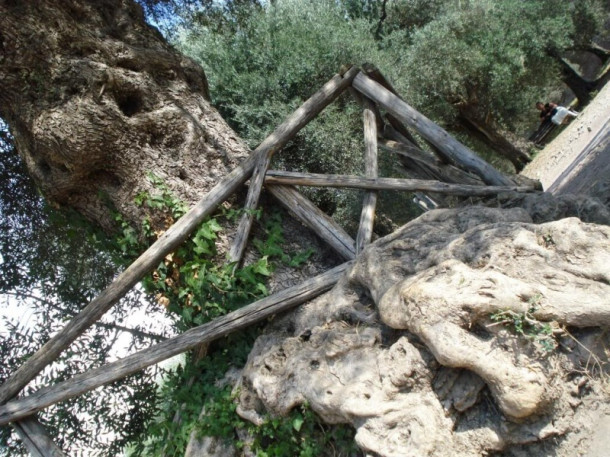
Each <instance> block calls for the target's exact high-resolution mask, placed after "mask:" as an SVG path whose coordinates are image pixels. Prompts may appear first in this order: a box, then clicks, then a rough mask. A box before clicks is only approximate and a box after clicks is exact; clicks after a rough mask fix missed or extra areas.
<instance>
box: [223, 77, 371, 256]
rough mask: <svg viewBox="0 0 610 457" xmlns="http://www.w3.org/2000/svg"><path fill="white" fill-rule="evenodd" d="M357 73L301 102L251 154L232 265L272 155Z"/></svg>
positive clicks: (243, 242) (245, 239) (336, 80)
mask: <svg viewBox="0 0 610 457" xmlns="http://www.w3.org/2000/svg"><path fill="white" fill-rule="evenodd" d="M358 72H359V70H358V68H356V67H352V68H350V69H349V70H347V71H346V72H345V73H344V74H343V75H340V74H339V75H335V76H334V77H333V78H332V79H331V80H330V81H328V82H327V83H326V84H325V85H324V86H322V88H321V89H320V90H319V91H318V92H316V93H315V94H314V95H312V96H311V97H310V98H309V99H308V100H307V101H306V102H305V103H303V104H302V105H301V107H300V108H299V109H298V110H296V111H295V112H294V113H293V114H292V115H291V116H290V117H289V118H288V119H287V120H286V121H284V123H282V124H281V125H280V126H279V127H277V128H276V129H275V131H274V132H273V133H272V134H271V136H270V137H269V138H268V139H267V140H265V141H264V142H262V143H261V145H260V146H259V147H258V148H256V150H255V151H254V153H255V154H257V155H258V156H259V159H258V160H257V162H256V166H255V169H254V172H253V174H252V178H251V179H250V188H249V189H248V197H247V199H246V204H245V209H246V211H245V212H244V214H243V215H242V217H241V219H240V221H239V226H238V228H237V232H236V236H235V240H233V245H232V246H231V250H230V253H229V259H230V261H231V262H238V263H239V262H240V261H241V258H242V256H243V253H244V251H245V249H246V244H247V242H248V236H249V235H250V230H251V228H252V221H253V219H254V211H255V210H256V207H257V206H258V200H259V197H260V193H261V190H262V187H263V181H264V179H265V173H266V171H267V169H268V168H269V164H270V163H271V158H272V156H273V154H275V152H276V151H277V150H279V149H281V148H282V147H283V146H284V145H285V144H286V143H288V141H290V140H291V139H292V138H293V137H294V136H295V135H296V134H297V132H298V131H299V130H301V129H302V128H303V127H304V126H305V125H307V123H308V122H309V121H311V120H312V119H313V118H314V117H315V116H317V115H318V114H319V113H320V111H322V110H323V109H324V108H325V107H326V106H328V105H329V104H330V103H331V102H332V101H333V100H335V99H336V98H337V97H338V96H339V95H340V94H341V93H342V92H343V91H344V90H345V89H347V88H348V87H349V86H350V85H351V82H352V80H353V79H354V77H355V76H356V74H357V73H358Z"/></svg>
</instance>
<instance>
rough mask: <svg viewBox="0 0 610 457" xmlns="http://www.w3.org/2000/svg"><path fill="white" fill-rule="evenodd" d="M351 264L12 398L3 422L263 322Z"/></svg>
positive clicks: (1, 409) (0, 414)
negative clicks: (29, 393) (104, 363)
mask: <svg viewBox="0 0 610 457" xmlns="http://www.w3.org/2000/svg"><path fill="white" fill-rule="evenodd" d="M350 266H351V263H350V262H348V263H344V264H341V265H339V266H337V267H335V268H333V269H332V270H329V271H327V272H326V273H323V274H321V275H318V276H315V277H313V278H311V279H309V280H307V281H305V282H303V283H301V284H299V285H297V286H293V287H290V288H288V289H285V290H283V291H281V292H278V293H276V294H273V295H271V296H269V297H266V298H263V299H262V300H258V301H256V302H254V303H252V304H250V305H247V306H244V307H243V308H241V309H239V310H237V311H233V312H232V313H229V314H227V315H226V316H223V317H219V318H217V319H214V320H213V321H211V322H208V323H207V324H204V325H201V326H199V327H196V328H193V329H191V330H188V331H186V332H184V333H183V334H181V335H179V336H176V337H174V338H171V339H168V340H165V341H163V342H161V343H159V344H157V345H155V346H152V347H150V348H148V349H144V350H142V351H139V352H136V353H135V354H132V355H130V356H128V357H125V358H123V359H121V360H117V361H116V362H113V363H109V364H107V365H104V366H102V367H99V368H96V369H93V370H90V371H87V372H85V373H81V374H79V375H76V376H74V377H73V378H71V379H69V380H67V381H64V382H60V383H58V384H54V385H52V386H48V387H43V388H42V389H40V390H38V391H36V392H34V393H33V394H31V395H28V396H27V397H23V398H20V399H17V400H12V401H10V402H8V403H6V404H5V405H2V406H0V425H1V424H6V423H8V422H13V421H17V420H22V419H23V418H25V417H28V416H31V415H32V414H34V413H36V412H37V411H40V410H41V409H44V408H46V407H48V406H50V405H52V404H55V403H57V402H60V401H63V400H67V399H68V398H72V397H75V396H78V395H82V394H84V393H85V392H89V391H90V390H93V389H95V388H96V387H100V386H103V385H105V384H108V383H110V382H114V381H116V380H118V379H122V378H124V377H126V376H129V375H131V374H134V373H136V372H138V371H140V370H143V369H144V368H146V367H149V366H151V365H154V364H156V363H159V362H161V361H163V360H166V359H168V358H170V357H173V356H175V355H177V354H180V353H182V352H185V351H188V350H189V349H192V348H194V347H196V346H197V345H199V344H201V343H206V342H209V341H213V340H215V339H217V338H220V337H222V336H224V335H228V334H229V333H232V332H235V331H237V330H240V329H242V328H244V327H247V326H248V325H251V324H254V323H256V322H260V321H261V320H263V319H265V318H267V317H270V316H272V315H274V314H277V313H281V312H283V311H287V310H288V309H290V308H293V307H295V306H297V305H299V304H301V303H304V302H306V301H308V300H311V299H312V298H315V297H316V296H318V295H320V294H321V293H323V292H325V291H327V290H328V289H330V288H331V287H332V286H333V285H334V284H335V283H336V282H337V281H338V280H339V278H340V277H341V276H342V275H343V273H344V272H345V271H346V270H347V269H348V268H349V267H350Z"/></svg>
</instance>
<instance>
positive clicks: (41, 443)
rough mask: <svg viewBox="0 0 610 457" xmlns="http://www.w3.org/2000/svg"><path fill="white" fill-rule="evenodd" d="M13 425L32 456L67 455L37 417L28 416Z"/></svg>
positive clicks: (57, 456) (62, 456)
mask: <svg viewBox="0 0 610 457" xmlns="http://www.w3.org/2000/svg"><path fill="white" fill-rule="evenodd" d="M13 427H14V428H15V431H16V432H17V435H19V438H21V441H22V442H23V444H24V446H25V448H26V449H27V450H28V452H29V453H30V455H31V456H32V457H66V454H65V453H64V452H63V451H62V450H61V449H60V447H59V446H57V444H55V443H54V442H53V439H52V438H51V436H50V435H49V433H48V432H47V429H46V428H44V426H43V425H42V424H41V423H40V422H38V419H37V418H36V417H34V416H31V417H27V418H25V419H23V420H21V421H19V422H16V423H14V424H13Z"/></svg>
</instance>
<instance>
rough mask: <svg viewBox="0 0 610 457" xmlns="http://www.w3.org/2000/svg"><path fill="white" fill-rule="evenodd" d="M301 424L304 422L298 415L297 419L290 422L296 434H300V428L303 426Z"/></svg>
mask: <svg viewBox="0 0 610 457" xmlns="http://www.w3.org/2000/svg"><path fill="white" fill-rule="evenodd" d="M303 422H305V419H303V416H301V415H300V414H299V415H297V417H295V418H294V419H293V420H292V428H294V429H295V430H296V431H297V432H300V431H301V427H302V426H303Z"/></svg>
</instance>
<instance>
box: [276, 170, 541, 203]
mask: <svg viewBox="0 0 610 457" xmlns="http://www.w3.org/2000/svg"><path fill="white" fill-rule="evenodd" d="M265 183H267V184H281V185H291V186H310V187H351V188H353V189H367V190H403V191H416V190H420V191H423V192H438V193H441V194H447V195H462V196H475V197H479V196H484V195H495V194H499V193H502V192H535V191H536V189H535V188H534V186H516V185H512V186H474V185H470V184H448V183H444V182H440V181H429V180H423V179H399V178H362V177H360V176H349V175H322V174H316V173H295V172H289V171H276V170H270V171H268V172H267V176H266V178H265Z"/></svg>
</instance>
